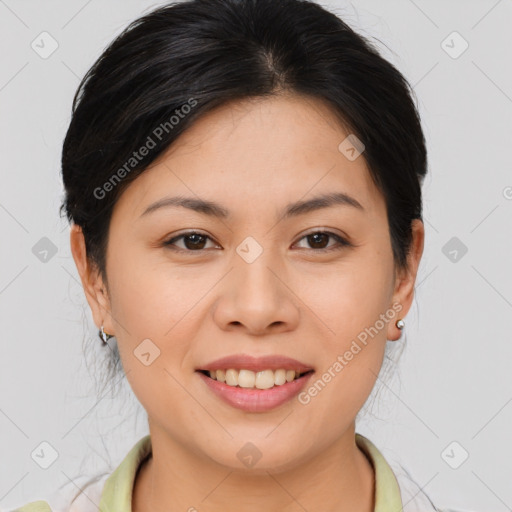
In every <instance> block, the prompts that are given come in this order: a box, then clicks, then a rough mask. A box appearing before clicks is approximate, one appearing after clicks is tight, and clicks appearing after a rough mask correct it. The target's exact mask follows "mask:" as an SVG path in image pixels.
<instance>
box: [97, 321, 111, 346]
mask: <svg viewBox="0 0 512 512" xmlns="http://www.w3.org/2000/svg"><path fill="white" fill-rule="evenodd" d="M98 336H99V337H100V339H101V341H103V344H105V345H106V343H107V341H108V340H109V339H110V338H113V337H114V335H113V334H108V333H106V332H105V331H104V330H103V325H102V326H101V329H100V330H99V332H98Z"/></svg>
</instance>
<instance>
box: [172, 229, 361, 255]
mask: <svg viewBox="0 0 512 512" xmlns="http://www.w3.org/2000/svg"><path fill="white" fill-rule="evenodd" d="M330 229H331V228H322V227H316V228H312V229H311V230H310V231H307V232H306V233H304V234H302V235H301V236H300V237H299V238H298V239H297V240H296V241H295V242H294V243H293V245H295V244H296V243H298V242H300V241H301V240H302V239H304V238H306V237H307V236H309V235H314V234H317V233H320V234H324V235H328V236H329V237H330V238H334V239H335V240H336V241H337V242H338V244H337V245H334V246H332V247H327V248H324V249H314V248H310V249H309V248H308V249H301V250H306V251H312V252H317V253H326V252H329V251H333V250H340V249H343V248H345V247H354V244H353V243H351V242H350V241H349V240H348V237H346V236H345V235H340V234H338V233H335V232H333V231H330ZM190 235H200V236H203V237H205V238H207V239H208V240H210V241H212V242H213V243H215V244H217V245H220V244H218V243H217V242H216V241H215V239H214V238H213V237H212V236H210V235H209V234H208V233H205V232H202V231H200V230H196V229H190V230H188V231H183V232H182V233H178V234H176V235H173V236H172V237H171V238H169V239H167V240H165V241H164V242H163V245H164V247H170V248H171V250H174V251H176V252H186V253H194V252H196V253H199V254H201V253H203V252H204V251H206V250H208V249H198V250H196V251H194V250H189V249H182V248H181V247H175V246H173V244H174V243H175V242H176V241H177V240H180V239H182V238H185V237H187V236H190Z"/></svg>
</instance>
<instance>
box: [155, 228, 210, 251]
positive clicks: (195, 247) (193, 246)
mask: <svg viewBox="0 0 512 512" xmlns="http://www.w3.org/2000/svg"><path fill="white" fill-rule="evenodd" d="M181 239H183V244H184V247H177V248H176V250H178V251H186V252H198V251H201V250H204V249H205V245H206V241H207V240H211V238H210V237H209V236H207V235H204V234H203V233H197V232H196V231H190V232H188V233H182V234H181V235H179V236H175V237H173V238H171V239H170V240H168V241H166V242H164V245H165V246H173V245H175V243H176V242H177V241H178V240H181Z"/></svg>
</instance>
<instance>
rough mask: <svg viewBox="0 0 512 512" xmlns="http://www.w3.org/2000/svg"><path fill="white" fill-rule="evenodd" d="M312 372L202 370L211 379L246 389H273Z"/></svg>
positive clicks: (281, 369)
mask: <svg viewBox="0 0 512 512" xmlns="http://www.w3.org/2000/svg"><path fill="white" fill-rule="evenodd" d="M310 372H312V370H310V371H306V372H300V371H295V370H286V369H284V368H280V369H278V370H270V369H268V370H263V371H259V372H254V371H252V370H247V369H240V370H237V369H233V368H228V369H226V370H210V371H206V370H202V373H203V374H204V375H206V376H208V377H210V379H213V380H216V381H217V382H223V383H225V384H226V385H228V386H231V387H240V388H246V389H271V388H273V387H274V386H283V385H284V384H286V383H287V382H292V381H294V380H297V379H300V378H301V377H302V376H303V375H305V374H306V373H310Z"/></svg>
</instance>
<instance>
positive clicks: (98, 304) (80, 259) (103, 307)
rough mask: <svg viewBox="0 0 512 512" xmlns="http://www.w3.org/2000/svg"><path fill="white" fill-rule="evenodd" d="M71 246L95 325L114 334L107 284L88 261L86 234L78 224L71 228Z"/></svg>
mask: <svg viewBox="0 0 512 512" xmlns="http://www.w3.org/2000/svg"><path fill="white" fill-rule="evenodd" d="M70 245H71V253H72V255H73V259H74V260H75V265H76V268H77V269H78V273H79V274H80V279H81V281H82V286H83V288H84V292H85V296H86V298H87V302H88V303H89V307H90V308H91V312H92V316H93V319H94V323H95V324H96V326H97V327H98V329H99V328H100V327H101V326H102V325H103V326H104V330H105V332H107V333H109V334H114V330H113V327H114V326H113V322H112V317H111V314H110V299H109V297H108V293H107V289H106V286H105V283H104V282H103V279H102V277H101V274H100V272H99V270H98V268H97V267H96V266H95V265H91V263H90V262H89V261H88V259H87V251H86V247H85V239H84V234H83V232H82V228H81V227H80V226H77V225H76V224H73V225H72V226H71V233H70Z"/></svg>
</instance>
